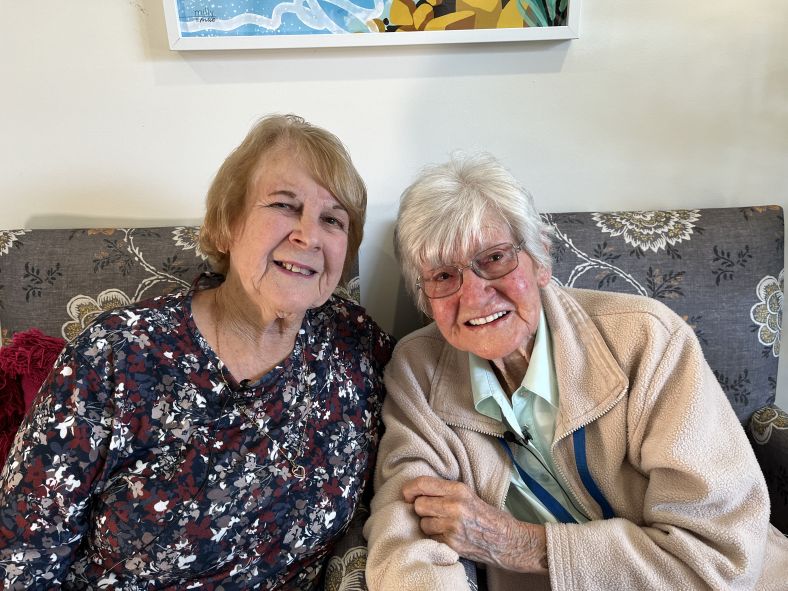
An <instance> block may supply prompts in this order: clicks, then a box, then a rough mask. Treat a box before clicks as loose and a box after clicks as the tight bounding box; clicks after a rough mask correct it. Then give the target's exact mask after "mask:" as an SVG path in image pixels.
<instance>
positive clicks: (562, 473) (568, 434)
mask: <svg viewBox="0 0 788 591" xmlns="http://www.w3.org/2000/svg"><path fill="white" fill-rule="evenodd" d="M623 394H624V389H622V390H621V391H620V392H619V394H618V396H617V397H616V399H615V400H614V401H613V402H612V403H611V404H609V405H608V406H607V407H605V409H604V410H603V411H602V412H600V413H599V414H597V415H595V416H594V417H592V418H591V419H589V420H588V421H586V422H585V423H583V424H582V425H578V426H577V427H575V428H574V429H572V430H571V431H567V432H566V433H564V434H563V435H562V436H561V437H560V438H558V439H556V440H555V441H554V442H553V445H551V446H550V457H552V459H553V465H554V466H555V467H556V470H558V473H559V474H560V475H561V478H563V480H564V482H566V484H567V487H568V488H569V489H570V492H571V493H572V496H573V497H574V498H575V500H576V501H577V502H578V503H579V504H580V506H581V507H582V508H583V511H584V512H585V514H586V516H590V515H591V512H590V511H589V510H588V507H586V506H585V505H584V504H583V502H582V501H581V500H580V499H579V498H578V496H577V494H576V493H575V491H574V490H573V488H574V487H573V484H572V482H571V481H570V480H569V479H568V478H567V477H566V473H565V472H564V470H563V468H562V466H561V463H560V462H556V459H555V453H554V450H555V447H556V445H558V442H559V441H563V440H564V439H566V438H567V437H569V436H570V435H572V434H573V433H574V432H576V431H579V430H580V429H583V428H584V427H587V426H588V425H590V424H591V423H593V422H594V421H597V420H599V419H600V418H601V417H602V416H604V415H605V414H607V413H608V412H610V410H611V409H612V408H613V407H614V406H615V405H616V404H618V403H619V402H620V400H621V397H622V395H623ZM576 462H577V458H575V463H576ZM578 478H579V474H578ZM581 484H582V482H581ZM583 488H584V489H585V485H583ZM586 492H587V493H588V494H589V496H590V495H591V491H588V490H586ZM589 520H591V519H590V517H589Z"/></svg>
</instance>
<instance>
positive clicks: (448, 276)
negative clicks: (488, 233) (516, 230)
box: [420, 244, 518, 298]
mask: <svg viewBox="0 0 788 591" xmlns="http://www.w3.org/2000/svg"><path fill="white" fill-rule="evenodd" d="M517 264H518V259H517V250H516V248H515V247H514V245H512V244H498V245H496V246H493V247H492V248H488V249H487V250H483V251H482V252H480V253H479V254H477V255H476V256H475V257H473V260H472V261H471V264H470V265H468V266H467V267H455V266H453V265H445V266H443V267H438V268H436V269H433V270H432V271H430V272H429V273H428V274H427V275H425V276H424V277H423V278H422V279H421V282H420V287H421V289H422V291H423V292H424V295H426V296H427V297H428V298H443V297H446V296H449V295H451V294H453V293H454V292H456V291H458V290H459V289H460V287H461V286H462V271H463V269H467V268H470V269H471V270H472V271H473V272H474V273H475V274H476V275H478V276H479V277H481V278H482V279H488V280H492V279H499V278H501V277H503V276H504V275H506V274H507V273H511V272H512V271H514V270H515V269H516V268H517Z"/></svg>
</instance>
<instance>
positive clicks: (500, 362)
mask: <svg viewBox="0 0 788 591" xmlns="http://www.w3.org/2000/svg"><path fill="white" fill-rule="evenodd" d="M533 349H534V342H533V339H531V340H529V342H528V344H527V345H526V346H525V347H521V348H518V349H517V350H516V351H514V352H512V353H510V354H509V355H507V356H506V357H501V358H500V359H493V360H492V361H490V363H491V364H492V366H493V370H494V371H495V375H496V376H497V377H498V381H499V382H500V383H501V386H502V387H503V389H504V390H505V391H506V393H507V394H508V395H509V397H511V396H512V394H514V392H515V390H517V388H519V387H520V384H522V382H523V378H524V377H525V372H527V371H528V365H529V364H530V362H531V353H532V352H533Z"/></svg>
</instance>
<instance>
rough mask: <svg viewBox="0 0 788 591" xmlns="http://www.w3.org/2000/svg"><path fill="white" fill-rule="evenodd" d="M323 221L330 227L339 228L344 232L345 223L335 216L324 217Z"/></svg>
mask: <svg viewBox="0 0 788 591" xmlns="http://www.w3.org/2000/svg"><path fill="white" fill-rule="evenodd" d="M323 221H324V222H325V223H327V224H328V225H329V226H335V227H337V228H339V229H340V230H344V229H345V222H343V221H342V220H340V219H338V218H335V217H333V216H330V215H327V216H324V217H323Z"/></svg>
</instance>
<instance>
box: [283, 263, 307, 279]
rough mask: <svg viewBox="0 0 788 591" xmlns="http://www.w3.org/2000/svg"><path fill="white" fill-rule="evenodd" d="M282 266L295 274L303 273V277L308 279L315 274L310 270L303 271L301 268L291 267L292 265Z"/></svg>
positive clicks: (284, 264)
mask: <svg viewBox="0 0 788 591" xmlns="http://www.w3.org/2000/svg"><path fill="white" fill-rule="evenodd" d="M280 264H281V265H282V266H283V267H284V268H285V269H287V270H288V271H292V272H293V273H301V275H306V276H307V277H308V276H309V275H312V273H313V271H310V270H309V269H303V268H301V267H297V266H295V265H291V264H290V263H280Z"/></svg>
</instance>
